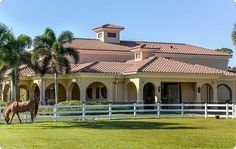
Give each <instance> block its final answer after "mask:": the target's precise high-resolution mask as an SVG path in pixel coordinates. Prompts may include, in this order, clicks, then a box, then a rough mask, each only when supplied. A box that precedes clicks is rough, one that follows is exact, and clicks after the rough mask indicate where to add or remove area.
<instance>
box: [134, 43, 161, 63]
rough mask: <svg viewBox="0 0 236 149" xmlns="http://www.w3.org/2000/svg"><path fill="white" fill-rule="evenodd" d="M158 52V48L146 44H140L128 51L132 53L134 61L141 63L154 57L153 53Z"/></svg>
mask: <svg viewBox="0 0 236 149" xmlns="http://www.w3.org/2000/svg"><path fill="white" fill-rule="evenodd" d="M157 50H159V47H152V46H150V45H148V44H141V45H138V46H136V47H133V48H132V49H131V50H130V51H132V52H134V60H135V61H141V60H144V59H147V58H149V57H151V56H155V52H156V51H157Z"/></svg>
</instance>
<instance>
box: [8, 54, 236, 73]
mask: <svg viewBox="0 0 236 149" xmlns="http://www.w3.org/2000/svg"><path fill="white" fill-rule="evenodd" d="M71 68H72V69H71V73H83V72H86V73H124V74H126V73H131V72H148V73H154V72H155V73H173V74H177V73H179V74H208V75H209V74H212V75H221V76H226V77H236V73H233V72H229V71H224V70H220V69H216V68H211V67H207V66H203V65H197V64H189V63H184V62H180V61H176V60H172V59H167V58H163V57H150V58H148V59H145V60H142V61H133V60H132V61H127V62H92V63H85V64H76V65H72V66H71ZM11 71H12V70H11V69H10V70H7V71H6V72H5V74H4V76H5V77H6V76H8V75H10V73H11ZM34 74H35V73H34V71H33V70H32V69H31V68H29V67H28V66H26V65H22V66H20V75H21V76H33V75H34Z"/></svg>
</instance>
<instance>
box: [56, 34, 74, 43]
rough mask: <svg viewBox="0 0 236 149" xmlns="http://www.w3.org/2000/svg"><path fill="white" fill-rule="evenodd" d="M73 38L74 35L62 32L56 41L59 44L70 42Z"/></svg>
mask: <svg viewBox="0 0 236 149" xmlns="http://www.w3.org/2000/svg"><path fill="white" fill-rule="evenodd" d="M73 38H74V34H73V33H72V32H71V31H63V32H62V33H61V34H60V35H59V37H58V41H59V42H60V43H62V42H66V41H68V42H71V40H72V39H73Z"/></svg>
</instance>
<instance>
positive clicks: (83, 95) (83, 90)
mask: <svg viewBox="0 0 236 149" xmlns="http://www.w3.org/2000/svg"><path fill="white" fill-rule="evenodd" d="M76 82H77V84H78V85H79V88H80V101H81V102H86V92H87V88H86V87H87V85H86V84H83V82H82V80H76Z"/></svg>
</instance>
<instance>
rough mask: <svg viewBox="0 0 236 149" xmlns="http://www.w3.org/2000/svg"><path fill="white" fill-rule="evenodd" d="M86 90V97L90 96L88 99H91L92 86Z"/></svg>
mask: <svg viewBox="0 0 236 149" xmlns="http://www.w3.org/2000/svg"><path fill="white" fill-rule="evenodd" d="M86 92H87V93H86V94H87V97H88V98H90V99H92V97H93V94H92V88H88V89H87V91H86Z"/></svg>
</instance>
